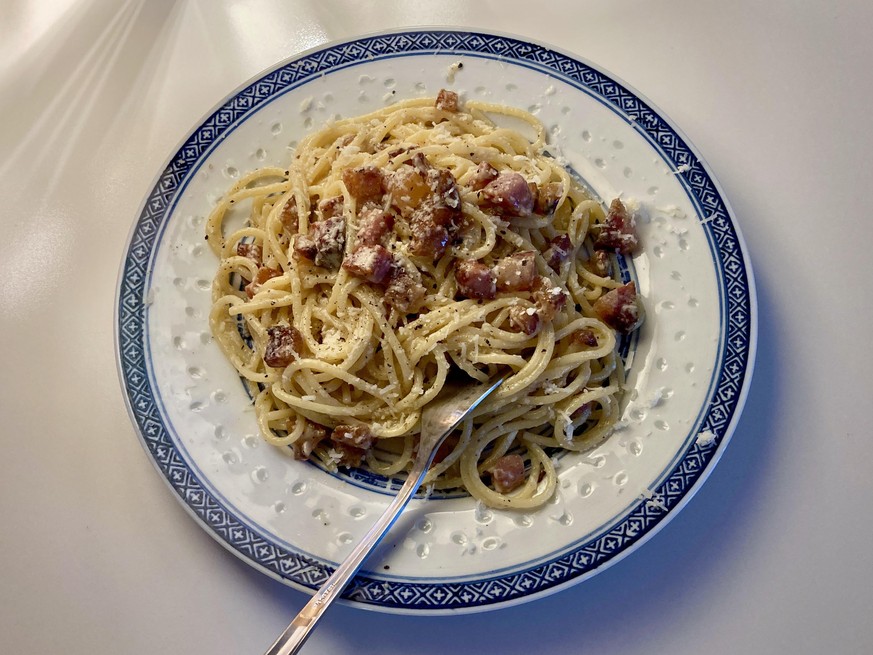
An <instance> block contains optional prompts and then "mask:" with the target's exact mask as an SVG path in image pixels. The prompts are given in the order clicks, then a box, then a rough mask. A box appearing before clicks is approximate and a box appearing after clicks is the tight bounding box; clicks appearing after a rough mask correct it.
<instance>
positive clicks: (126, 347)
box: [116, 30, 754, 611]
mask: <svg viewBox="0 0 873 655" xmlns="http://www.w3.org/2000/svg"><path fill="white" fill-rule="evenodd" d="M428 53H440V54H458V55H461V54H475V55H478V56H485V57H491V58H499V59H502V60H504V61H507V62H510V63H515V64H520V65H523V66H526V67H529V68H535V69H538V70H541V71H544V72H546V73H547V74H549V75H551V76H553V77H556V78H558V79H562V80H565V81H567V82H568V83H570V84H573V85H574V86H577V87H582V88H584V89H585V90H587V92H588V93H590V94H592V95H594V96H596V97H598V98H599V99H600V101H602V102H604V103H605V104H607V105H611V106H612V107H613V108H614V109H615V110H617V111H619V112H620V113H622V114H624V115H625V116H627V117H628V118H629V120H633V121H634V123H635V124H636V127H637V129H638V130H639V131H640V133H641V134H643V135H644V136H645V137H646V138H647V139H648V140H649V141H650V142H651V143H652V144H653V145H654V146H656V147H657V148H658V149H659V150H660V151H661V152H662V153H663V156H664V158H665V161H666V162H667V163H669V164H672V165H673V167H674V168H676V169H678V168H680V167H682V168H681V170H682V171H684V172H682V173H681V175H682V179H683V180H684V183H685V185H686V189H687V191H688V193H689V194H690V195H691V196H692V198H693V200H694V201H695V202H696V203H697V205H698V206H699V207H700V208H701V210H702V212H703V215H704V216H706V217H707V219H708V220H707V221H706V223H705V225H704V229H706V230H707V231H708V232H709V237H710V240H711V242H712V244H713V249H714V254H715V256H717V257H718V258H719V259H720V261H718V262H716V267H717V271H716V273H717V276H719V277H720V286H721V288H722V289H723V293H724V307H723V311H724V312H725V313H724V315H723V317H722V321H723V322H724V326H723V327H724V329H725V331H726V334H725V338H724V339H723V342H722V343H723V352H722V353H721V357H720V361H721V362H722V366H721V369H720V371H719V373H718V376H717V380H716V381H715V387H714V394H713V397H712V401H711V403H710V405H709V406H708V407H707V408H705V410H704V411H705V413H704V415H703V421H702V424H701V430H708V431H709V432H711V433H712V434H713V435H714V436H715V438H714V439H712V440H709V441H707V440H700V441H699V442H696V441H695V442H693V443H692V444H691V445H690V446H689V448H688V450H687V452H686V453H684V454H683V455H682V456H681V457H680V459H679V460H678V463H677V464H676V465H675V467H674V468H673V469H672V471H669V472H668V473H667V474H666V476H665V477H664V479H663V482H662V483H661V484H660V485H659V487H658V488H657V489H653V490H652V491H653V493H654V494H655V495H656V497H657V501H658V502H645V501H643V502H640V503H639V504H638V506H637V507H636V508H634V509H633V510H632V511H631V512H630V513H629V514H628V515H627V516H625V517H624V519H623V520H621V521H620V522H619V523H618V524H617V525H615V526H614V527H613V528H611V529H610V530H609V531H608V532H606V533H603V534H601V535H599V536H598V537H596V538H594V539H593V540H592V541H590V542H588V543H584V544H581V545H579V546H578V547H577V548H576V549H575V550H574V551H573V552H570V553H568V554H565V555H562V556H560V557H556V558H555V559H553V560H552V561H548V562H546V563H543V564H540V565H538V566H536V567H535V568H532V569H529V570H526V571H522V572H516V573H512V574H508V575H504V576H500V575H497V576H495V577H492V578H488V579H480V580H474V581H467V582H457V583H454V582H452V583H416V582H406V581H399V582H398V581H391V580H387V581H386V580H384V579H375V578H368V577H367V576H366V575H365V574H364V575H361V576H359V577H358V578H356V579H355V581H354V582H353V583H352V584H351V585H350V586H349V587H348V588H347V589H346V591H345V593H344V597H345V598H347V599H349V600H353V601H356V602H359V603H364V604H369V605H375V606H380V607H384V608H396V609H400V610H404V611H414V610H424V611H427V610H431V611H433V610H450V609H462V608H467V607H479V608H481V607H482V606H487V605H489V604H495V603H497V604H499V603H504V602H511V601H514V600H515V601H517V600H520V599H522V598H524V597H527V596H529V595H532V594H538V593H542V592H545V591H548V590H549V589H551V588H553V587H555V586H556V585H561V584H564V583H566V582H568V581H570V580H572V579H575V578H578V577H579V576H584V575H586V574H590V573H591V572H593V571H595V570H596V569H598V568H599V567H601V566H603V565H604V564H606V563H608V562H609V561H610V560H611V559H613V558H614V557H616V556H618V555H620V554H621V553H622V552H623V551H625V550H626V549H628V548H629V547H631V546H633V545H634V544H635V543H636V542H638V541H639V540H641V539H643V538H645V536H646V535H647V534H648V533H650V532H651V531H652V530H653V529H655V528H656V526H657V525H658V524H659V523H660V522H661V521H662V520H663V519H664V518H665V517H666V516H667V514H668V513H669V512H670V511H671V510H672V509H674V508H676V507H677V505H679V504H680V503H681V502H682V500H683V498H685V496H686V494H688V493H689V492H690V491H691V490H692V488H693V487H694V485H695V484H696V482H697V481H698V480H699V479H700V478H701V476H702V475H703V474H704V471H705V470H706V469H707V467H708V466H709V465H710V464H714V463H715V460H716V459H717V456H716V455H717V453H718V451H719V445H720V443H721V442H722V441H723V440H724V439H725V438H726V436H728V435H727V434H726V433H727V430H728V427H729V426H730V425H731V423H732V420H733V418H734V414H735V412H736V410H737V407H738V403H739V401H740V397H741V391H742V389H743V387H744V385H745V383H746V380H747V377H748V375H749V374H750V372H751V371H750V368H749V367H750V365H751V362H750V358H751V355H752V350H753V348H754V346H753V340H754V335H753V334H752V329H753V326H754V316H753V312H754V302H753V299H752V297H751V294H752V285H751V279H750V278H751V271H750V270H749V269H748V267H747V262H746V260H745V258H744V254H743V250H742V245H741V240H740V237H739V234H738V233H737V230H736V229H735V226H734V224H733V222H732V220H731V217H730V214H729V210H728V208H727V205H726V203H725V202H724V200H723V199H722V197H721V195H720V193H719V191H718V188H717V186H716V184H715V182H714V181H713V180H712V178H711V177H710V175H709V174H708V172H707V171H706V170H705V169H704V167H703V166H702V165H701V164H700V162H699V161H698V158H697V157H696V156H695V155H694V153H693V151H692V150H691V148H690V147H689V145H688V144H687V143H685V141H684V140H683V139H682V138H681V137H680V136H679V135H678V134H677V133H676V131H675V130H674V129H673V128H672V127H671V126H670V124H669V123H667V122H666V121H665V120H664V119H663V118H662V117H661V116H659V115H658V113H657V112H656V111H654V110H653V109H652V108H651V107H650V106H648V104H647V103H645V102H644V101H642V100H641V99H640V98H639V97H637V96H636V95H635V94H634V93H633V92H631V91H630V90H628V89H627V88H625V87H624V86H622V85H621V84H620V83H618V82H616V81H615V80H613V79H612V78H610V77H609V76H608V75H606V74H605V73H603V72H601V71H599V70H597V69H595V68H593V67H591V66H590V65H588V64H586V63H583V62H581V61H579V60H577V59H575V58H573V57H570V56H568V55H565V54H562V53H560V52H556V51H554V50H552V49H550V48H548V47H545V46H542V45H536V44H532V43H529V42H526V41H523V40H519V39H515V38H511V37H506V36H497V35H492V34H485V33H470V32H462V31H450V30H446V31H439V30H437V31H433V30H431V31H408V32H396V33H389V34H383V35H378V36H370V37H366V38H361V39H357V40H354V41H351V42H347V43H341V44H338V45H332V46H329V47H326V48H324V49H321V50H318V51H316V52H312V53H310V54H307V55H305V56H302V57H300V58H298V59H296V60H294V61H291V62H290V63H287V64H285V65H283V66H281V67H279V68H277V69H275V70H273V71H271V72H269V73H268V74H266V75H264V76H263V77H262V78H261V79H259V80H257V81H255V82H254V83H252V84H250V85H249V86H248V87H246V88H245V89H243V90H242V91H240V92H239V93H237V94H236V95H235V96H233V97H232V98H230V99H229V100H228V101H227V102H226V103H225V104H224V105H223V106H221V107H219V108H218V109H217V110H216V111H215V112H214V113H213V114H212V115H211V116H209V117H208V118H207V119H206V120H205V122H204V123H203V124H202V125H200V126H199V127H198V128H197V129H196V130H195V131H194V132H193V134H192V135H191V136H190V138H188V140H187V141H186V142H185V143H184V144H183V145H182V147H181V148H180V149H179V151H178V152H177V153H175V155H174V156H173V158H172V159H171V160H170V162H169V164H168V165H167V167H166V169H165V170H164V171H163V173H162V174H161V176H160V178H159V179H158V181H157V184H156V185H155V187H154V189H152V191H151V192H150V194H149V196H148V197H147V199H146V201H145V203H144V206H143V208H142V212H141V214H140V216H139V217H138V219H137V222H136V224H135V226H134V228H133V231H132V234H131V238H130V242H129V244H128V252H127V255H126V260H125V263H124V266H123V270H122V272H121V279H120V280H119V295H118V299H117V302H118V305H117V312H116V315H117V326H116V329H117V333H116V344H117V348H118V351H119V352H118V356H119V367H120V375H121V378H122V381H123V384H124V387H125V391H126V396H127V402H128V406H129V409H130V412H131V415H132V417H133V420H134V422H135V424H136V427H137V429H138V430H139V432H140V434H141V435H142V439H143V442H144V443H145V445H146V448H147V449H148V451H149V453H150V454H151V457H152V458H153V459H154V460H155V462H156V463H157V465H158V467H159V468H160V470H161V471H162V473H163V475H164V476H165V477H166V478H167V480H168V481H169V483H170V485H171V486H172V487H173V489H174V490H175V491H176V493H177V494H178V495H179V497H180V498H181V500H182V501H183V502H184V503H185V504H186V505H187V506H188V507H189V508H190V509H191V510H192V511H193V512H194V513H195V514H196V515H197V516H198V517H199V518H200V519H201V521H202V522H203V524H204V525H206V526H207V527H208V528H209V529H210V530H212V531H213V532H214V533H215V534H216V535H217V536H218V537H219V538H220V539H221V540H223V541H224V542H225V543H226V544H227V545H229V546H230V547H231V548H233V549H235V550H237V551H238V552H239V553H240V554H241V555H243V556H244V557H245V558H246V559H248V560H249V561H251V562H252V563H253V564H255V565H258V566H260V567H263V568H264V569H266V570H267V571H270V572H272V573H273V574H275V575H276V576H278V577H280V578H283V579H285V580H288V581H290V582H293V583H295V584H298V585H301V586H304V587H309V588H316V587H318V586H319V585H321V584H322V583H323V582H324V581H325V580H326V579H327V577H328V576H329V575H330V573H331V572H332V571H331V568H330V567H329V566H327V565H326V564H324V563H322V562H319V561H316V560H313V559H311V558H309V557H305V556H302V555H300V554H299V553H294V552H290V551H287V550H285V549H283V548H281V547H277V546H276V545H274V544H272V543H270V542H268V541H266V540H265V539H264V538H263V537H261V536H260V535H258V534H257V533H255V532H253V531H252V530H250V529H249V528H248V527H247V526H246V525H245V524H244V523H243V522H242V521H241V520H239V518H238V517H236V516H235V515H234V514H233V513H232V512H231V511H230V510H228V509H227V508H226V507H224V506H223V505H222V504H221V503H220V502H219V501H218V500H217V499H216V498H215V497H213V496H212V495H211V494H210V493H209V492H208V491H207V490H206V488H205V487H204V485H203V484H202V483H201V480H199V479H198V478H197V476H196V475H195V473H194V472H193V471H192V470H191V469H190V468H189V467H188V465H187V464H186V463H185V461H184V459H183V458H182V457H181V455H180V453H179V452H178V450H177V447H176V445H175V444H174V443H173V440H172V439H171V437H170V435H169V433H168V430H167V428H166V426H165V425H164V424H163V421H162V418H161V416H160V413H159V411H158V407H157V403H156V400H155V394H154V391H153V389H152V388H151V386H150V383H149V377H148V373H147V369H146V353H145V327H146V325H145V319H146V311H145V306H144V303H143V299H144V297H145V285H146V282H147V278H148V266H149V260H150V257H151V255H152V253H153V251H154V250H155V249H156V248H157V245H158V241H159V235H160V234H161V232H162V230H161V228H162V226H163V224H164V222H165V221H166V220H167V219H168V218H169V213H170V208H171V207H172V204H173V201H174V198H175V195H176V193H177V192H178V190H179V189H180V188H182V187H183V185H184V183H185V181H186V178H187V176H188V175H189V173H190V172H191V171H192V170H193V169H194V168H195V166H196V164H197V162H198V160H199V159H200V158H201V156H203V155H204V154H205V153H207V152H208V150H209V148H210V146H211V145H213V144H214V143H215V142H216V141H217V140H220V139H221V138H222V135H223V134H224V133H225V131H226V130H228V129H230V128H231V127H232V126H233V125H234V124H235V122H236V121H238V120H239V119H241V118H242V117H244V116H245V115H246V114H248V113H249V112H251V111H253V110H254V109H256V108H257V107H259V106H261V105H262V104H264V103H267V102H269V101H270V100H271V99H272V98H274V97H276V96H277V95H279V94H281V93H282V92H283V91H284V90H287V89H288V88H290V87H292V86H298V85H299V84H302V83H304V82H306V81H308V80H311V79H314V78H317V77H318V76H320V75H322V74H325V73H328V72H330V71H332V70H336V69H338V68H342V67H345V66H348V65H350V64H354V63H356V62H360V61H362V60H368V59H369V60H372V59H381V58H391V57H397V56H403V55H409V54H428Z"/></svg>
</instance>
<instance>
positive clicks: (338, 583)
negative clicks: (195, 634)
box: [266, 377, 506, 655]
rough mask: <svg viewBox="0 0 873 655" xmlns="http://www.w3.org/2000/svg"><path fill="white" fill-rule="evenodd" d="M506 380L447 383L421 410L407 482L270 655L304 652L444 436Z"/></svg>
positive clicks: (418, 481)
mask: <svg viewBox="0 0 873 655" xmlns="http://www.w3.org/2000/svg"><path fill="white" fill-rule="evenodd" d="M505 379H506V378H505V377H504V378H500V379H499V380H497V381H496V382H493V383H490V384H487V385H475V386H470V385H446V386H445V387H443V389H442V390H441V391H440V393H439V395H438V396H437V397H436V398H435V399H434V400H432V401H431V402H430V403H428V404H427V405H426V406H425V407H424V409H423V410H422V413H421V437H420V439H419V444H418V454H417V456H416V458H415V462H414V463H413V465H412V470H410V472H409V475H408V477H407V478H406V482H405V483H404V484H403V486H402V487H401V488H400V491H398V492H397V496H395V498H394V500H392V501H391V504H390V505H388V508H387V509H386V510H385V513H384V514H382V516H381V517H379V520H378V521H376V523H375V525H373V527H372V528H370V531H369V532H367V534H366V535H364V538H363V539H361V541H360V542H359V543H358V545H357V546H355V548H354V550H353V551H352V552H351V554H350V555H349V556H348V557H347V558H346V559H345V560H344V561H343V562H342V563H341V564H340V565H339V566H338V567H337V568H336V571H334V572H333V575H331V576H330V577H329V578H328V579H327V581H326V582H325V583H324V584H323V585H322V587H321V588H320V589H319V590H318V591H317V592H316V593H315V595H314V596H313V597H312V598H311V599H310V601H309V602H308V603H306V605H305V606H304V607H303V609H302V610H300V613H299V614H297V616H296V617H294V620H293V621H291V624H290V625H289V626H288V627H287V628H286V629H285V631H284V632H283V633H282V634H281V635H280V636H279V638H278V639H277V640H276V642H275V643H274V644H273V645H272V646H271V647H270V649H269V650H268V651H267V652H266V655H292V654H293V653H296V652H298V650H299V649H300V647H301V646H302V645H303V642H305V641H306V639H307V637H309V634H310V632H311V631H312V629H313V628H314V627H315V624H316V622H317V621H318V620H319V619H320V618H321V617H322V615H323V614H324V613H325V611H327V608H328V607H330V605H331V603H333V601H334V600H335V599H336V598H337V597H338V596H339V595H340V594H341V593H342V591H343V589H345V588H346V586H347V585H348V584H349V582H351V581H352V578H354V577H355V575H356V574H357V572H358V570H359V569H360V568H361V565H362V564H363V563H364V560H365V559H366V558H367V556H368V555H369V554H370V553H371V552H372V550H373V549H374V548H375V547H376V545H377V544H378V543H379V541H381V539H382V537H384V536H385V534H386V533H387V532H388V530H389V529H390V528H391V526H392V525H393V524H394V522H395V521H396V520H397V517H398V516H400V513H401V512H402V511H403V509H404V508H405V507H406V505H407V504H408V503H409V500H410V499H411V498H412V496H413V495H414V494H415V492H416V491H417V490H418V488H419V487H420V486H421V482H422V480H423V479H424V476H425V475H426V474H427V470H428V468H430V464H431V462H432V461H433V457H434V454H435V453H436V450H437V448H439V446H440V444H441V443H442V442H443V440H444V439H445V438H446V437H447V436H448V435H449V434H451V432H452V431H453V430H454V429H455V428H456V427H457V426H458V424H459V423H460V422H461V421H463V420H464V418H466V417H467V415H469V413H470V412H472V411H473V410H474V409H475V408H476V407H478V406H479V404H480V403H481V402H482V401H483V400H485V399H486V398H487V397H488V396H490V395H491V394H492V393H494V391H496V390H497V388H498V387H499V386H500V385H501V384H503V381H504V380H505Z"/></svg>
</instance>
